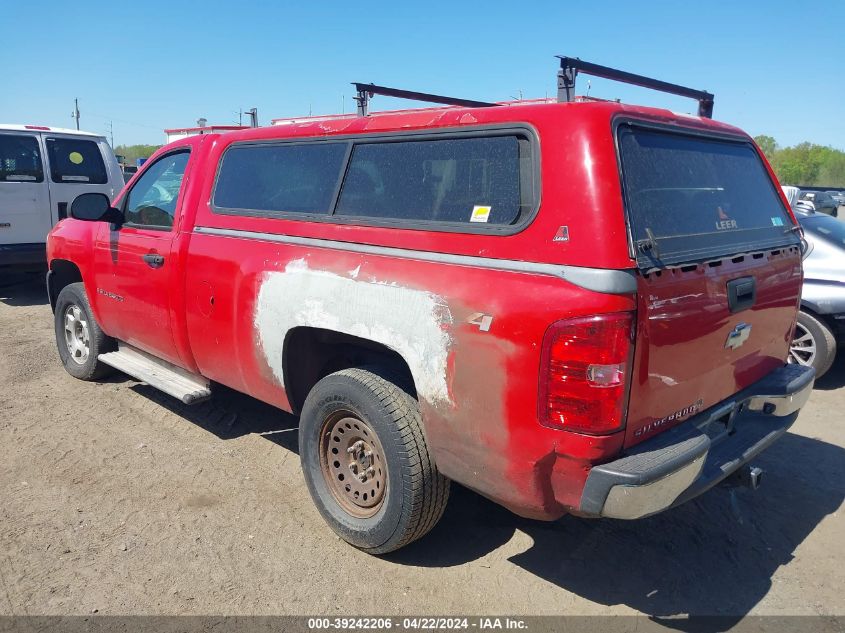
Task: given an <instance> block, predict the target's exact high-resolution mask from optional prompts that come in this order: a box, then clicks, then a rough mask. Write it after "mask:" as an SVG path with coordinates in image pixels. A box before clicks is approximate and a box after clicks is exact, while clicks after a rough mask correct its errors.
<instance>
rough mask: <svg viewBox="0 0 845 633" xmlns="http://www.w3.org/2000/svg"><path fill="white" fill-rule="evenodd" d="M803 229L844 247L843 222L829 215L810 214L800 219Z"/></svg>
mask: <svg viewBox="0 0 845 633" xmlns="http://www.w3.org/2000/svg"><path fill="white" fill-rule="evenodd" d="M800 222H801V226H802V227H804V230H805V231H807V232H808V233H810V234H811V235H813V236H814V237H819V238H821V239H823V240H827V241H828V242H832V243H834V244H836V245H837V246H840V247H842V248H845V222H840V221H839V220H836V219H834V218H832V217H830V216H829V215H811V216H808V217H806V218H801V219H800Z"/></svg>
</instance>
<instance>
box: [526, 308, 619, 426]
mask: <svg viewBox="0 0 845 633" xmlns="http://www.w3.org/2000/svg"><path fill="white" fill-rule="evenodd" d="M633 333H634V315H633V314H632V313H630V312H621V313H614V314H603V315H600V316H595V317H586V318H578V319H571V320H567V321H558V322H557V323H554V324H552V326H551V327H550V328H549V329H548V331H547V332H546V336H545V338H544V339H543V350H542V356H541V364H540V401H539V414H540V423H541V424H543V425H545V426H549V427H552V428H555V429H565V430H569V431H577V432H579V433H590V434H595V435H599V434H604V433H612V432H613V431H617V430H619V429H621V428H622V427H623V426H624V425H625V413H626V407H627V400H628V382H629V377H630V375H631V360H632V352H633V344H632V340H633Z"/></svg>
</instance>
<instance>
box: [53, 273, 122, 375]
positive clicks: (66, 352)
mask: <svg viewBox="0 0 845 633" xmlns="http://www.w3.org/2000/svg"><path fill="white" fill-rule="evenodd" d="M53 319H54V323H55V330H56V346H57V347H58V350H59V358H61V360H62V364H63V365H64V366H65V369H66V370H67V372H68V373H69V374H70V375H71V376H73V377H74V378H79V379H80V380H97V379H99V378H102V377H104V376H106V375H107V374H109V373H110V372H111V371H112V369H111V367H109V366H108V365H106V364H105V363H102V362H100V361H99V360H98V356H99V355H100V354H102V353H103V352H110V351H112V350H114V349H115V345H114V341H113V340H112V339H110V338H108V337H107V336H106V335H105V334H104V333H103V331H102V330H101V329H100V325H99V324H98V323H97V321H96V320H95V319H94V315H93V314H92V313H91V306H90V305H89V304H88V297H87V295H86V294H85V286H84V285H83V284H81V283H74V284H69V285H67V286H65V287H64V288H62V291H61V292H60V293H59V296H58V298H57V299H56V310H55V312H54V316H53Z"/></svg>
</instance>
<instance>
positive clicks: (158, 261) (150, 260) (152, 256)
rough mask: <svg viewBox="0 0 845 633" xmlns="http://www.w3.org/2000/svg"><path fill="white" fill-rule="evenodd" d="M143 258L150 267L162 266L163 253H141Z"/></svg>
mask: <svg viewBox="0 0 845 633" xmlns="http://www.w3.org/2000/svg"><path fill="white" fill-rule="evenodd" d="M142 257H143V260H144V261H145V262H147V265H148V266H149V267H150V268H161V267H162V266H164V255H159V254H157V253H147V254H146V255H143V256H142Z"/></svg>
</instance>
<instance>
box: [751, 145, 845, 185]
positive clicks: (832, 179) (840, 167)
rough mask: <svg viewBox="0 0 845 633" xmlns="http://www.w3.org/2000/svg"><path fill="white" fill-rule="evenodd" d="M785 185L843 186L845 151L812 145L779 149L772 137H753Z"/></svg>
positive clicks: (844, 178) (844, 182) (844, 181)
mask: <svg viewBox="0 0 845 633" xmlns="http://www.w3.org/2000/svg"><path fill="white" fill-rule="evenodd" d="M754 141H755V142H756V143H757V145H759V146H760V149H761V150H762V151H763V154H765V156H766V158H767V159H768V160H769V162H770V163H771V164H772V169H774V170H775V173H776V174H777V177H778V179H779V180H780V182H781V183H782V184H784V185H804V186H810V187H819V188H825V187H845V152H843V151H841V150H838V149H835V148H833V147H827V146H825V145H815V144H814V143H806V142H805V143H799V144H798V145H795V146H793V147H781V146H779V145H778V143H777V141H775V139H774V138H772V137H771V136H766V135H760V136H757V137H755V138H754Z"/></svg>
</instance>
